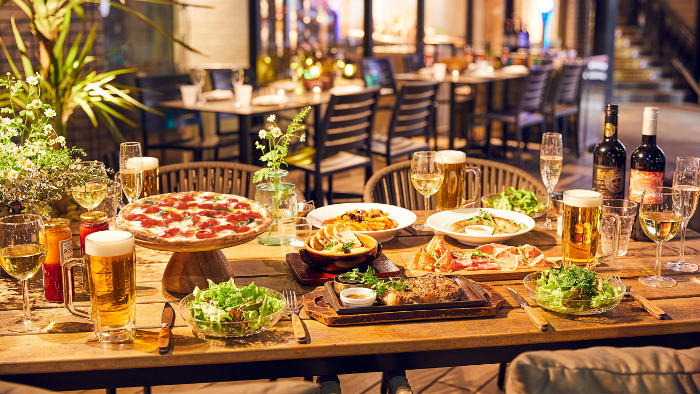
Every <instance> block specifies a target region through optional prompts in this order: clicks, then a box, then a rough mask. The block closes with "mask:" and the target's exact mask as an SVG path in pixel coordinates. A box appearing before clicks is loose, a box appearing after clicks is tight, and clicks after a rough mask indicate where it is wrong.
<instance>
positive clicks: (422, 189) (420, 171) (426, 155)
mask: <svg viewBox="0 0 700 394" xmlns="http://www.w3.org/2000/svg"><path fill="white" fill-rule="evenodd" d="M444 178H445V165H444V164H443V161H442V155H441V154H440V152H433V151H425V152H415V153H414V154H413V158H412V160H411V182H412V183H413V187H415V188H416V190H418V193H420V194H422V195H423V196H424V197H425V219H426V220H427V219H428V206H429V205H430V196H432V195H433V194H435V193H437V191H438V189H440V186H441V185H442V181H443V179H444ZM413 228H414V229H416V230H418V231H429V230H430V227H428V225H427V224H424V223H423V224H414V225H413Z"/></svg>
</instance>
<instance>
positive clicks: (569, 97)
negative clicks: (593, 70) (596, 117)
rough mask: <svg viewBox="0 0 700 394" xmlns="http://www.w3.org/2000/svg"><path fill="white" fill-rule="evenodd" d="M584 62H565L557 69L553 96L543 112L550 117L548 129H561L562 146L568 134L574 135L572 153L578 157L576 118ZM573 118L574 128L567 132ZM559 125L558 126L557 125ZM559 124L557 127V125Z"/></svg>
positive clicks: (579, 104)
mask: <svg viewBox="0 0 700 394" xmlns="http://www.w3.org/2000/svg"><path fill="white" fill-rule="evenodd" d="M585 67H586V63H585V62H583V61H577V62H572V63H567V64H565V65H564V67H562V69H561V70H560V71H559V75H558V78H557V82H556V88H555V89H554V98H553V100H552V101H551V102H550V103H548V105H547V107H546V109H545V112H546V114H547V117H548V118H549V119H551V123H550V128H549V129H550V130H552V131H556V130H557V128H558V129H559V130H560V131H561V134H562V140H563V141H562V142H563V145H564V147H566V146H567V138H568V137H569V135H570V134H572V136H573V137H574V146H575V149H573V151H574V153H576V157H579V156H580V154H579V149H578V119H579V112H580V110H581V80H582V76H583V70H584V69H585ZM571 118H573V124H574V125H575V126H574V127H575V130H574V132H573V133H570V132H569V120H571ZM559 125H560V126H559ZM557 126H559V127H557Z"/></svg>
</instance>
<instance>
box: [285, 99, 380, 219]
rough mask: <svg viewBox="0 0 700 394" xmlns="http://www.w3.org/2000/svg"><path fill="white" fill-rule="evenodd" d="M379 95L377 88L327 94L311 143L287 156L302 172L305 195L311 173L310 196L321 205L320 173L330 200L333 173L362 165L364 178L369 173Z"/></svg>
mask: <svg viewBox="0 0 700 394" xmlns="http://www.w3.org/2000/svg"><path fill="white" fill-rule="evenodd" d="M378 99H379V88H372V89H365V90H363V91H361V92H357V93H352V94H345V95H338V96H336V95H331V98H330V101H329V102H328V108H327V109H326V113H325V115H324V117H323V120H322V121H321V123H320V124H319V125H316V131H315V133H314V138H313V143H314V144H313V147H312V146H307V147H305V148H302V149H301V150H299V151H297V152H294V153H292V154H290V155H288V156H287V158H286V159H285V161H286V162H287V163H288V164H289V167H290V168H291V169H298V170H302V171H304V172H305V173H306V178H305V186H306V187H305V189H304V191H305V193H306V194H307V198H309V197H310V196H309V191H310V180H309V177H310V176H311V175H313V177H314V194H313V200H314V202H315V203H316V206H317V207H319V206H322V205H323V200H324V192H323V182H322V180H323V177H328V195H327V200H328V203H329V204H332V200H333V174H337V173H339V172H344V171H348V170H352V169H355V168H364V169H365V180H367V179H369V177H370V176H371V175H372V152H371V143H372V127H373V126H374V114H375V109H376V105H377V100H378Z"/></svg>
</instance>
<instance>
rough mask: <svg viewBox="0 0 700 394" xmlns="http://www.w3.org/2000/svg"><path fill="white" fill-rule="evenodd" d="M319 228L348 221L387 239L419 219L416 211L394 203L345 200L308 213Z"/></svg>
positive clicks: (379, 238)
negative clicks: (346, 201) (348, 201)
mask: <svg viewBox="0 0 700 394" xmlns="http://www.w3.org/2000/svg"><path fill="white" fill-rule="evenodd" d="M307 218H308V219H309V222H310V223H311V224H312V225H313V226H314V227H317V228H321V227H324V226H327V225H328V224H331V223H336V224H337V223H348V224H350V225H352V226H353V231H354V232H355V233H356V234H365V235H369V236H371V237H372V238H374V239H376V240H377V241H379V242H387V241H390V240H391V239H392V238H394V237H395V236H396V234H397V233H398V232H399V231H401V229H404V228H406V227H408V226H410V225H412V224H413V223H415V221H416V214H415V213H413V212H411V211H409V210H408V209H404V208H401V207H397V206H394V205H388V204H378V203H344V204H333V205H327V206H325V207H321V208H316V209H314V210H313V211H311V212H310V213H309V215H308V216H307Z"/></svg>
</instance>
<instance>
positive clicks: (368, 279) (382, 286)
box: [340, 267, 406, 295]
mask: <svg viewBox="0 0 700 394" xmlns="http://www.w3.org/2000/svg"><path fill="white" fill-rule="evenodd" d="M340 278H341V279H343V280H345V281H346V282H355V283H362V284H366V285H369V286H370V288H371V289H372V290H374V291H375V292H376V293H377V295H384V294H386V291H387V290H388V289H389V286H391V287H393V288H394V289H395V290H397V291H402V290H405V289H406V285H405V284H404V283H403V278H399V279H398V280H394V279H388V280H380V279H379V278H377V275H376V274H375V272H374V270H373V269H372V267H367V271H365V273H360V270H359V269H358V268H353V269H352V271H350V272H346V273H344V274H343V275H340Z"/></svg>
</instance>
